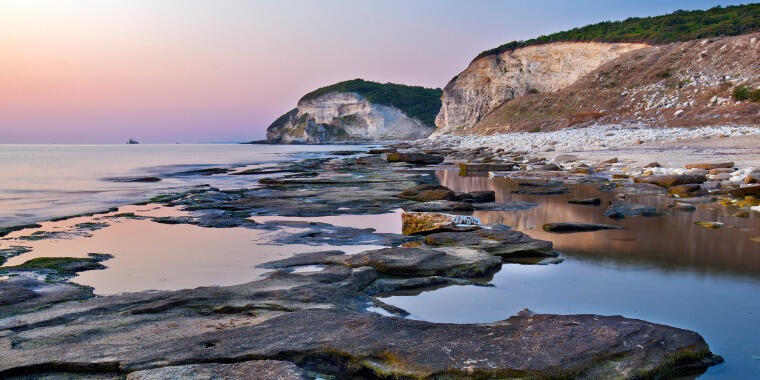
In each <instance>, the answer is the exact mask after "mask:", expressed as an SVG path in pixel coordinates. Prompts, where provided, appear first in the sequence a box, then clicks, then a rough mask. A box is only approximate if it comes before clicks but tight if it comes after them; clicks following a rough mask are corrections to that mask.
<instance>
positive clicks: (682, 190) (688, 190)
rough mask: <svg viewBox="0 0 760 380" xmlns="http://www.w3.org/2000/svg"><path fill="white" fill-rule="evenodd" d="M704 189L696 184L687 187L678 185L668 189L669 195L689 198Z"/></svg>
mask: <svg viewBox="0 0 760 380" xmlns="http://www.w3.org/2000/svg"><path fill="white" fill-rule="evenodd" d="M701 189H702V187H701V185H699V184H696V183H689V184H686V185H676V186H670V187H668V194H671V195H677V196H679V197H689V196H692V195H693V194H694V193H695V192H697V191H699V190H701Z"/></svg>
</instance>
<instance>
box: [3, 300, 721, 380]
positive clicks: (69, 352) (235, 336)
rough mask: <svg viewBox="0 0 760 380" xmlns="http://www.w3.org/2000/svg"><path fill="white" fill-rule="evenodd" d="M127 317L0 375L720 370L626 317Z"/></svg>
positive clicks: (607, 374)
mask: <svg viewBox="0 0 760 380" xmlns="http://www.w3.org/2000/svg"><path fill="white" fill-rule="evenodd" d="M130 316H131V315H127V316H123V315H119V314H115V315H109V316H108V317H110V319H112V320H113V319H115V320H116V321H120V322H121V323H122V325H119V328H118V329H115V328H96V326H97V325H96V324H95V323H94V322H90V321H87V325H86V326H89V327H91V328H88V329H84V328H74V329H73V330H65V329H61V328H57V329H50V330H52V331H48V332H47V334H44V335H31V336H30V337H28V338H24V340H23V342H24V343H23V344H20V345H19V346H18V347H14V348H13V349H11V348H10V347H3V348H0V354H3V359H4V360H2V361H0V376H5V375H6V374H11V373H14V372H13V371H16V372H18V371H20V370H25V372H24V373H25V374H26V375H27V376H30V377H33V376H34V375H35V374H36V373H40V372H42V371H45V370H47V371H56V370H58V371H62V370H64V369H66V368H75V369H80V372H85V370H87V369H90V371H91V372H97V371H98V370H99V371H100V372H104V370H106V369H110V370H112V371H130V370H131V371H134V370H145V369H151V368H155V367H160V366H179V365H185V364H186V363H199V362H200V363H204V362H206V363H208V362H216V363H233V362H235V361H246V360H249V359H250V358H256V359H258V360H264V359H270V360H271V359H275V360H278V361H290V362H293V363H295V364H298V365H299V366H301V367H304V368H307V369H309V370H310V371H313V372H315V373H323V374H327V375H329V376H331V377H332V376H336V377H338V378H368V377H369V378H375V377H378V376H379V375H380V376H382V377H383V378H397V379H402V378H414V379H433V378H469V377H477V378H508V377H509V378H516V377H519V378H547V379H548V378H566V377H576V376H583V377H586V378H594V379H609V378H621V379H633V378H656V377H663V376H664V377H668V376H671V375H675V374H677V373H679V372H680V371H683V370H691V371H695V370H696V371H699V370H704V369H705V368H707V367H708V366H710V365H714V364H716V363H719V362H721V360H722V359H721V358H720V357H719V356H716V355H714V354H712V353H711V352H710V349H709V347H708V345H707V343H705V341H704V339H703V338H702V337H701V336H700V335H699V334H697V333H695V332H692V331H688V330H683V329H679V328H675V327H669V326H665V325H660V324H656V323H650V322H646V321H642V320H638V319H628V318H624V317H622V316H599V315H591V314H579V315H550V314H531V313H523V314H522V315H519V316H513V317H510V318H509V319H506V320H504V321H497V322H493V323H485V324H452V323H432V322H426V321H417V320H412V319H405V318H398V317H386V316H381V315H378V314H371V313H356V312H351V311H346V310H341V309H324V308H311V309H306V310H300V311H294V312H289V313H284V314H281V315H279V316H274V317H271V318H268V319H264V320H253V321H251V322H247V321H246V322H244V321H239V322H236V323H232V322H229V323H214V322H211V321H212V320H208V322H206V323H214V324H213V325H211V327H213V326H217V327H216V328H210V329H207V328H202V327H200V326H196V325H195V324H191V325H190V326H191V327H183V326H182V322H181V320H180V323H178V324H176V327H175V328H167V327H166V323H165V322H164V321H160V322H158V323H155V322H154V323H151V324H150V325H151V326H150V328H149V326H144V325H142V324H141V325H137V326H134V325H132V324H130V323H128V321H127V320H125V318H127V317H130ZM131 317H132V318H134V316H131ZM217 318H218V317H217ZM242 319H244V320H247V319H250V318H242ZM116 321H112V322H107V321H104V322H106V323H110V324H111V325H113V324H114V323H115V322H116ZM191 322H192V321H191ZM200 322H203V320H200V321H198V323H200ZM78 323H80V324H81V323H83V322H78ZM27 335H29V334H27ZM66 338H68V339H66ZM71 342H76V345H75V347H76V349H72V344H71ZM140 342H142V344H140ZM148 342H150V343H148ZM6 346H10V345H6ZM200 365H206V364H200ZM288 368H292V367H288ZM293 370H294V371H295V369H293ZM85 373H86V372H85ZM179 373H182V372H179ZM275 373H279V372H275ZM367 374H371V376H367ZM249 376H250V375H249ZM246 378H248V377H247V376H246ZM274 378H276V377H274Z"/></svg>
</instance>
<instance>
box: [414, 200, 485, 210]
mask: <svg viewBox="0 0 760 380" xmlns="http://www.w3.org/2000/svg"><path fill="white" fill-rule="evenodd" d="M404 210H406V211H414V212H444V211H461V212H467V211H474V210H475V207H473V205H472V203H468V202H457V201H445V200H444V201H431V202H423V203H417V204H414V205H411V206H407V207H405V208H404Z"/></svg>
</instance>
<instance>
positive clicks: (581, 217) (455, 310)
mask: <svg viewBox="0 0 760 380" xmlns="http://www.w3.org/2000/svg"><path fill="white" fill-rule="evenodd" d="M437 176H438V179H439V181H440V182H441V184H443V185H445V186H448V187H450V188H451V189H454V190H456V191H476V190H494V191H495V192H496V200H497V201H499V202H509V201H529V202H534V203H537V204H538V205H539V206H538V207H536V208H533V209H529V210H523V211H513V212H504V211H477V212H475V213H474V215H475V216H477V217H479V218H480V219H481V220H482V221H483V222H484V223H503V224H506V225H509V226H512V227H514V228H515V229H517V230H520V231H523V232H525V233H527V234H529V235H531V236H533V237H535V238H538V239H545V240H550V241H552V242H553V243H554V246H555V248H556V249H557V250H558V251H560V252H561V253H562V257H563V258H564V259H565V261H564V262H563V263H561V264H558V265H547V266H542V265H518V264H505V265H504V266H503V267H502V269H501V271H499V272H498V273H496V275H495V276H494V278H493V281H491V283H492V284H494V285H495V286H494V287H493V288H486V287H475V286H453V287H447V288H442V289H438V290H433V291H430V292H424V293H422V294H420V295H417V296H395V297H390V298H386V299H384V300H383V301H384V302H387V303H390V304H392V305H396V306H399V307H402V308H404V309H406V310H407V311H409V312H410V313H412V318H417V319H422V320H428V321H435V322H455V323H477V322H493V321H497V320H501V319H504V318H506V317H507V316H510V315H514V314H516V313H517V312H518V311H520V310H522V309H524V308H529V309H531V310H533V311H535V312H537V313H548V314H554V313H556V314H587V313H591V314H603V315H623V316H625V317H628V318H639V319H644V320H647V321H651V322H657V323H663V324H666V325H671V326H676V327H681V328H685V329H689V330H693V331H697V332H699V333H700V334H701V335H702V336H703V337H704V338H705V340H706V341H707V343H708V344H709V345H710V348H711V349H712V351H713V352H715V353H717V354H719V355H721V356H723V357H724V358H725V359H726V361H725V362H724V363H723V364H720V365H717V366H714V367H710V369H708V370H707V372H706V373H705V374H703V375H702V376H701V377H700V379H702V378H705V379H760V240H757V238H758V237H760V213H753V214H751V215H750V217H748V218H744V217H737V216H734V215H735V213H736V211H737V209H735V208H732V207H727V206H724V205H721V204H719V203H708V204H698V205H697V209H696V210H695V211H673V212H666V215H664V216H660V217H649V218H647V217H632V218H626V219H623V220H619V221H615V220H612V219H610V218H608V217H606V216H604V210H605V209H606V208H607V204H608V202H609V201H611V200H612V199H613V198H614V194H613V193H602V192H600V191H599V190H598V188H597V186H595V185H585V186H584V185H582V186H571V187H570V192H569V193H568V194H562V195H550V196H536V195H522V194H513V193H512V192H511V191H512V190H515V189H516V188H518V186H517V181H513V180H507V179H504V178H494V179H492V178H487V177H460V176H459V175H458V174H457V170H440V171H438V172H437ZM589 197H599V198H601V200H602V205H600V206H585V205H573V204H568V203H567V201H568V200H570V199H581V198H589ZM628 200H629V201H631V202H633V203H639V204H647V205H651V206H658V207H663V206H665V205H667V204H668V203H671V202H672V199H670V198H668V197H665V196H658V195H629V197H628ZM697 221H720V222H723V223H725V225H726V227H725V228H721V229H707V228H703V227H700V226H697V225H695V224H694V222H697ZM550 222H590V223H606V224H617V225H620V226H622V227H623V229H620V230H610V231H597V232H583V233H572V234H553V233H548V232H545V231H543V229H542V226H543V224H544V223H550Z"/></svg>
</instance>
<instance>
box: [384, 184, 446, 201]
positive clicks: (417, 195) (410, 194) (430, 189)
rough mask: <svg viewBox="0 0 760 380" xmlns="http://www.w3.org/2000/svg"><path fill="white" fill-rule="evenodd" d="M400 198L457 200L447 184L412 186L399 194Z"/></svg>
mask: <svg viewBox="0 0 760 380" xmlns="http://www.w3.org/2000/svg"><path fill="white" fill-rule="evenodd" d="M397 197H399V198H403V199H409V200H412V201H417V202H429V201H441V200H455V199H456V194H455V193H454V192H453V191H452V190H451V189H449V188H448V187H446V186H441V185H420V186H415V187H410V188H408V189H406V190H404V191H402V192H401V193H399V194H398V195H397Z"/></svg>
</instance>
